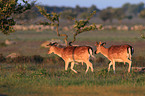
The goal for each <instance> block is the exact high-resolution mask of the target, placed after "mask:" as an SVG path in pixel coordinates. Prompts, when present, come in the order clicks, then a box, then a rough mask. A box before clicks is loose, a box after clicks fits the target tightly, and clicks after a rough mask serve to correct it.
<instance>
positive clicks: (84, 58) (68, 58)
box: [47, 43, 95, 73]
mask: <svg viewBox="0 0 145 96" xmlns="http://www.w3.org/2000/svg"><path fill="white" fill-rule="evenodd" d="M56 45H57V43H50V44H48V45H47V46H49V51H48V54H51V53H54V54H56V55H58V56H60V57H61V58H62V59H63V60H64V61H65V70H67V68H68V65H69V63H70V62H71V70H72V71H74V72H75V73H77V71H76V70H74V69H73V67H74V64H75V62H85V63H86V65H87V69H86V73H87V71H88V69H89V67H90V68H91V71H92V72H93V65H92V63H91V62H90V61H89V59H90V56H91V57H93V58H95V57H94V56H93V55H92V53H93V49H92V48H91V47H89V46H67V47H64V48H60V47H58V46H56Z"/></svg>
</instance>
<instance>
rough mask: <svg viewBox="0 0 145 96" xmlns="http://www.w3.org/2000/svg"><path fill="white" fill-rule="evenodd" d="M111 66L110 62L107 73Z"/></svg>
mask: <svg viewBox="0 0 145 96" xmlns="http://www.w3.org/2000/svg"><path fill="white" fill-rule="evenodd" d="M111 65H112V62H110V63H109V67H108V72H109V71H110V67H111Z"/></svg>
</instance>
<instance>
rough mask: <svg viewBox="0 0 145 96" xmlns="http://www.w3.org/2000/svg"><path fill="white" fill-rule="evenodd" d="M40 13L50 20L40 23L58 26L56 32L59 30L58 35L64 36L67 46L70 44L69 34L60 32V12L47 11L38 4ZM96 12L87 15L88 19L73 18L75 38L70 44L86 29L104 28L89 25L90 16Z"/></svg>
mask: <svg viewBox="0 0 145 96" xmlns="http://www.w3.org/2000/svg"><path fill="white" fill-rule="evenodd" d="M36 7H37V8H38V9H39V11H40V13H41V14H42V15H43V16H44V17H46V18H47V19H48V20H49V21H50V22H42V23H40V24H42V25H50V26H55V27H56V32H57V36H64V37H65V38H64V41H65V44H66V46H68V35H67V34H60V33H59V30H58V28H59V17H60V14H57V13H54V12H52V13H47V12H46V10H45V9H44V8H42V7H40V6H36ZM95 13H96V12H95V11H94V12H93V13H91V14H90V16H88V17H87V19H86V20H79V21H78V20H76V19H75V18H73V17H72V18H71V17H69V18H71V19H72V20H74V21H75V25H74V28H75V33H74V36H73V40H72V41H71V42H69V45H70V46H71V43H73V42H74V41H75V40H76V36H77V35H78V34H80V33H82V32H85V31H91V30H95V29H100V28H102V25H100V26H99V27H96V24H92V25H89V26H87V24H89V20H90V18H91V17H92V16H93V15H94V14H95Z"/></svg>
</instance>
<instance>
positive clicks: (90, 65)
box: [86, 61, 93, 73]
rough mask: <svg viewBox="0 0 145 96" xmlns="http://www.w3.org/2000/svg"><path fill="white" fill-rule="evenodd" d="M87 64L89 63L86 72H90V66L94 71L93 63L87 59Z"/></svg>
mask: <svg viewBox="0 0 145 96" xmlns="http://www.w3.org/2000/svg"><path fill="white" fill-rule="evenodd" d="M86 65H87V69H86V73H87V72H88V69H89V67H90V68H91V71H92V72H93V65H92V63H91V62H90V61H87V62H86Z"/></svg>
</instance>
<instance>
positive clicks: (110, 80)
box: [0, 62, 145, 96]
mask: <svg viewBox="0 0 145 96" xmlns="http://www.w3.org/2000/svg"><path fill="white" fill-rule="evenodd" d="M62 65H63V62H62V63H61V64H58V63H54V64H53V63H47V64H35V63H19V64H17V63H11V64H3V65H1V71H0V92H1V93H0V94H5V95H15V96H16V95H17V96H19V95H28V96H29V95H36V94H37V95H55V96H57V95H58V94H59V95H60V96H64V95H81V96H83V95H86V94H92V95H95V94H98V95H107V94H110V95H111V93H112V92H113V93H112V94H113V95H116V94H120V96H121V94H122V95H125V96H127V95H131V94H132V95H133V96H136V95H138V96H143V94H145V93H143V92H144V91H143V90H144V89H145V86H144V84H145V81H144V80H145V74H144V73H134V72H131V73H127V66H126V67H119V66H118V67H117V68H116V74H114V73H113V71H111V72H110V73H108V72H107V69H106V68H105V67H101V66H97V65H95V64H94V72H93V73H92V72H91V71H90V70H89V72H88V73H87V74H85V69H86V65H85V64H84V65H83V66H82V65H76V66H75V69H76V70H77V71H79V72H80V73H78V74H75V73H74V72H72V71H71V70H70V69H68V71H64V67H63V66H62ZM58 66H59V67H58ZM100 88H102V89H100ZM108 88H109V89H108ZM110 88H111V89H110ZM128 88H129V89H128ZM56 90H57V92H56ZM66 90H67V91H66ZM110 90H111V91H110ZM115 90H116V91H117V92H116V91H115ZM126 90H128V91H126ZM105 91H107V93H104V92H105Z"/></svg>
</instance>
